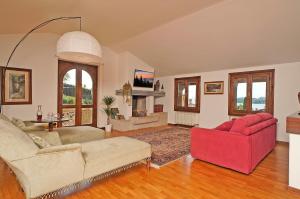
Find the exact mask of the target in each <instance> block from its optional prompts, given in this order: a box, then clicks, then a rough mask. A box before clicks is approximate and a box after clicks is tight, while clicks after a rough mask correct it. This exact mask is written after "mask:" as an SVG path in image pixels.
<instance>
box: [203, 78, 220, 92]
mask: <svg viewBox="0 0 300 199" xmlns="http://www.w3.org/2000/svg"><path fill="white" fill-rule="evenodd" d="M223 93H224V81H216V82H204V94H223Z"/></svg>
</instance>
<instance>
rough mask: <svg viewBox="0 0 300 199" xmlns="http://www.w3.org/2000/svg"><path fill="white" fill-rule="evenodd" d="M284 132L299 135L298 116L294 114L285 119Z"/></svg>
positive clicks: (299, 116) (299, 122)
mask: <svg viewBox="0 0 300 199" xmlns="http://www.w3.org/2000/svg"><path fill="white" fill-rule="evenodd" d="M286 132H287V133H293V134H300V115H299V114H298V112H297V113H294V114H292V115H289V116H288V117H287V118H286Z"/></svg>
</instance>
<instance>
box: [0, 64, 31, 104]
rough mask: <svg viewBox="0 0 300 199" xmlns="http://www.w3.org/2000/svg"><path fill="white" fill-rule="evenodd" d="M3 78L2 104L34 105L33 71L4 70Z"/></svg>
mask: <svg viewBox="0 0 300 199" xmlns="http://www.w3.org/2000/svg"><path fill="white" fill-rule="evenodd" d="M2 77H3V79H2V104H7V105H15V104H32V82H31V77H32V71H31V69H24V68H6V69H2Z"/></svg>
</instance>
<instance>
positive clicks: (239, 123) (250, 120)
mask: <svg viewBox="0 0 300 199" xmlns="http://www.w3.org/2000/svg"><path fill="white" fill-rule="evenodd" d="M260 121H262V118H261V117H260V116H258V115H256V114H250V115H246V116H243V117H241V118H238V119H236V120H235V122H234V123H233V125H232V128H231V129H230V131H232V132H237V133H242V132H243V131H244V130H245V129H246V128H247V127H249V126H252V125H255V124H257V123H259V122H260Z"/></svg>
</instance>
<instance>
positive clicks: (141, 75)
mask: <svg viewBox="0 0 300 199" xmlns="http://www.w3.org/2000/svg"><path fill="white" fill-rule="evenodd" d="M153 81H154V72H149V71H144V70H139V69H135V71H134V81H133V86H135V87H145V88H152V87H153Z"/></svg>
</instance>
